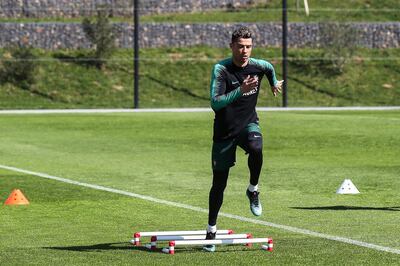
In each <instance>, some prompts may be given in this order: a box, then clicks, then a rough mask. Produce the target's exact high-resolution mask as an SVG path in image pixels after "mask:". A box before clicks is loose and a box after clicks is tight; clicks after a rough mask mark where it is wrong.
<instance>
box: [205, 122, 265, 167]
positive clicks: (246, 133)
mask: <svg viewBox="0 0 400 266" xmlns="http://www.w3.org/2000/svg"><path fill="white" fill-rule="evenodd" d="M251 141H257V142H259V145H260V146H261V147H262V134H261V132H260V126H259V125H258V124H257V123H250V124H248V125H247V126H246V127H245V128H244V129H243V130H242V131H241V132H240V134H239V136H237V137H236V138H233V139H228V140H225V141H221V142H215V141H214V142H213V147H212V158H211V162H212V169H213V170H221V171H222V170H226V169H229V168H230V167H232V166H234V165H235V162H236V147H237V146H239V147H241V148H242V149H243V150H244V151H245V152H246V153H248V152H249V148H248V147H249V142H251Z"/></svg>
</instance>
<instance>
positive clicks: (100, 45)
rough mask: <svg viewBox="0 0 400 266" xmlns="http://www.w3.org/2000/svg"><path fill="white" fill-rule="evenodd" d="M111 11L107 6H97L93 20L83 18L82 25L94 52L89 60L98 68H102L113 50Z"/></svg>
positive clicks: (113, 37) (113, 38)
mask: <svg viewBox="0 0 400 266" xmlns="http://www.w3.org/2000/svg"><path fill="white" fill-rule="evenodd" d="M111 14H112V12H111V9H109V8H107V6H99V8H98V10H97V16H96V18H95V19H94V20H92V19H90V18H84V20H83V22H82V27H83V30H84V32H85V35H86V37H87V38H88V39H89V41H90V42H91V43H92V44H93V45H94V49H95V50H94V52H93V53H92V54H91V55H90V57H91V58H90V60H89V62H90V63H92V64H93V65H95V66H96V67H97V68H99V69H103V68H104V66H105V64H106V62H107V59H109V58H110V57H111V55H112V54H113V52H114V51H115V36H114V34H113V26H112V24H111V23H110V21H109V18H110V16H111Z"/></svg>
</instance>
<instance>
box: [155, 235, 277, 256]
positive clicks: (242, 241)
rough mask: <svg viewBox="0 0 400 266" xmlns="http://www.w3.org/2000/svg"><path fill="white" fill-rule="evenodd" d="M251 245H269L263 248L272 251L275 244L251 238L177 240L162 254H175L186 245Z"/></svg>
mask: <svg viewBox="0 0 400 266" xmlns="http://www.w3.org/2000/svg"><path fill="white" fill-rule="evenodd" d="M250 243H267V245H262V246H261V248H262V249H264V250H267V251H272V250H273V247H274V244H273V240H272V239H271V238H250V239H214V240H176V241H170V242H169V245H168V248H163V249H162V252H163V253H167V254H171V255H173V254H175V246H186V245H224V244H225V245H229V244H230V245H232V244H250Z"/></svg>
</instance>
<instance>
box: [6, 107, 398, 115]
mask: <svg viewBox="0 0 400 266" xmlns="http://www.w3.org/2000/svg"><path fill="white" fill-rule="evenodd" d="M390 110H400V106H347V107H258V108H257V111H261V112H290V111H390ZM201 112H212V109H211V108H139V109H38V110H0V115H2V114H5V115H6V114H21V115H24V114H96V113H99V114H103V113H105V114H107V113H201Z"/></svg>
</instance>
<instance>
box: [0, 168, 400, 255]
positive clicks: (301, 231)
mask: <svg viewBox="0 0 400 266" xmlns="http://www.w3.org/2000/svg"><path fill="white" fill-rule="evenodd" d="M0 168H2V169H5V170H9V171H14V172H19V173H24V174H28V175H33V176H38V177H43V178H47V179H51V180H56V181H60V182H63V183H67V184H72V185H77V186H82V187H86V188H92V189H96V190H101V191H107V192H111V193H115V194H120V195H125V196H128V197H133V198H138V199H142V200H146V201H150V202H155V203H158V204H164V205H168V206H172V207H178V208H182V209H187V210H192V211H197V212H203V213H208V210H207V209H204V208H200V207H196V206H191V205H187V204H183V203H179V202H173V201H168V200H163V199H157V198H154V197H151V196H145V195H141V194H137V193H133V192H128V191H123V190H119V189H114V188H109V187H104V186H99V185H93V184H88V183H83V182H78V181H74V180H71V179H67V178H62V177H57V176H52V175H48V174H44V173H38V172H32V171H28V170H24V169H20V168H16V167H12V166H6V165H0ZM219 215H220V216H223V217H227V218H231V219H235V220H239V221H242V222H248V223H253V224H260V225H265V226H269V227H273V228H278V229H282V230H285V231H289V232H293V233H297V234H303V235H309V236H313V237H318V238H323V239H329V240H333V241H337V242H342V243H346V244H351V245H356V246H361V247H365V248H370V249H374V250H378V251H384V252H389V253H394V254H399V255H400V250H399V249H395V248H390V247H385V246H380V245H376V244H371V243H367V242H362V241H358V240H354V239H350V238H345V237H340V236H333V235H328V234H323V233H318V232H314V231H310V230H307V229H302V228H297V227H293V226H288V225H281V224H275V223H270V222H267V221H262V220H257V219H252V218H247V217H243V216H238V215H234V214H229V213H223V212H221V213H219Z"/></svg>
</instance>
